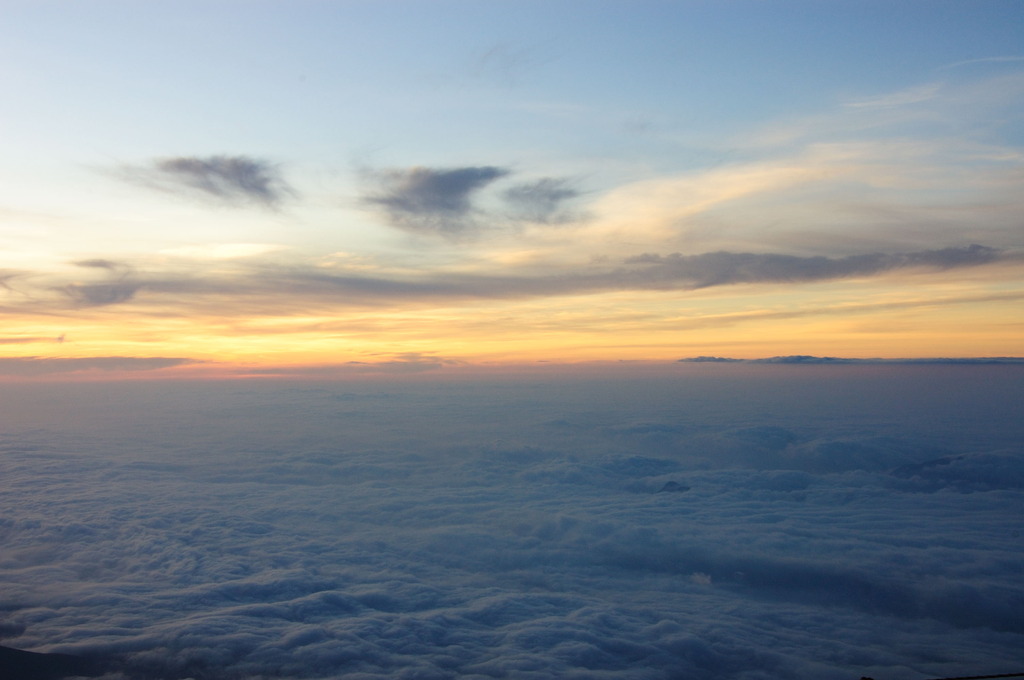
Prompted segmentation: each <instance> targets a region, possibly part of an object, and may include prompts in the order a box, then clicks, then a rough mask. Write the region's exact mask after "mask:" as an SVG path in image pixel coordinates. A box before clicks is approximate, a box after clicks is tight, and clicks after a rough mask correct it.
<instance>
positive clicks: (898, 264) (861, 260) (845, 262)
mask: <svg viewBox="0 0 1024 680" xmlns="http://www.w3.org/2000/svg"><path fill="white" fill-rule="evenodd" d="M1001 256H1002V253H1001V251H999V250H998V249H996V248H989V247H986V246H981V245H977V244H974V245H971V246H968V247H966V248H943V249H941V250H924V251H918V252H912V253H868V254H865V255H851V256H849V257H839V258H830V257H823V256H818V257H800V256H797V255H777V254H771V253H730V252H724V251H723V252H716V253H704V254H701V255H681V254H679V253H672V254H671V255H664V256H663V255H651V254H644V255H639V256H636V257H632V258H629V259H627V260H626V263H627V264H631V265H640V268H639V269H637V270H635V273H634V276H636V277H638V278H640V279H642V280H646V281H648V282H650V283H656V282H657V281H658V280H659V279H660V280H662V281H663V282H664V283H665V284H666V285H678V284H679V283H683V282H689V283H690V284H691V287H693V288H706V287H710V286H720V285H726V284H732V283H769V282H799V281H822V280H827V279H841V278H848V277H855V276H869V275H873V274H880V273H883V272H887V271H894V270H899V269H911V268H917V267H924V268H930V269H953V268H957V267H971V266H978V265H983V264H990V263H992V262H995V261H997V260H998V259H1000V257H1001Z"/></svg>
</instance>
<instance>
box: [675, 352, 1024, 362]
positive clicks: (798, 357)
mask: <svg viewBox="0 0 1024 680" xmlns="http://www.w3.org/2000/svg"><path fill="white" fill-rule="evenodd" d="M679 361H680V362H681V363H691V364H728V363H742V364H1024V357H920V358H906V359H878V358H876V359H848V358H843V357H816V356H811V355H809V354H792V355H789V356H780V357H767V358H764V359H732V358H729V357H708V356H700V357H689V358H686V359H679Z"/></svg>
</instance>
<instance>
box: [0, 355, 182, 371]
mask: <svg viewBox="0 0 1024 680" xmlns="http://www.w3.org/2000/svg"><path fill="white" fill-rule="evenodd" d="M192 363H196V362H195V360H194V359H186V358H181V357H82V358H75V357H37V356H32V357H0V375H7V376H36V375H47V374H52V373H81V372H94V371H103V372H107V371H155V370H159V369H161V368H171V367H173V366H183V365H185V364H192Z"/></svg>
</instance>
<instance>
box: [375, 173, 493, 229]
mask: <svg viewBox="0 0 1024 680" xmlns="http://www.w3.org/2000/svg"><path fill="white" fill-rule="evenodd" d="M374 174H375V179H376V181H377V183H378V184H379V191H378V192H377V193H371V194H368V195H366V196H364V197H363V200H364V201H365V202H366V203H368V204H370V205H375V206H379V207H381V208H383V209H384V210H385V212H386V213H387V215H388V219H389V221H390V223H391V225H392V226H395V227H399V228H400V229H405V230H406V231H411V232H413V233H419V234H444V235H449V236H451V235H456V234H459V233H462V232H464V231H466V230H467V229H469V228H471V227H472V226H473V221H472V215H473V212H474V208H473V204H472V201H471V199H472V196H473V194H474V193H475V192H477V191H479V190H480V189H482V188H484V187H485V186H487V185H488V184H490V183H491V182H493V181H495V180H496V179H499V178H501V177H504V176H505V175H507V174H509V171H508V170H506V169H504V168H499V167H495V166H490V165H488V166H479V167H464V168H424V167H414V168H408V169H404V170H386V171H382V172H379V173H374Z"/></svg>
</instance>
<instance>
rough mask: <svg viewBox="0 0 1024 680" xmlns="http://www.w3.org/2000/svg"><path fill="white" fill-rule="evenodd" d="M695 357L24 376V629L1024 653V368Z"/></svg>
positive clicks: (537, 654) (17, 569)
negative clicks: (500, 370)
mask: <svg viewBox="0 0 1024 680" xmlns="http://www.w3.org/2000/svg"><path fill="white" fill-rule="evenodd" d="M674 370H677V371H682V372H681V373H678V374H677V375H675V376H673V377H666V378H664V379H646V380H638V379H637V380H634V379H618V380H611V379H607V380H596V379H583V378H574V379H569V378H563V379H560V380H554V379H547V378H536V379H524V378H519V379H515V380H512V379H509V380H508V381H505V382H493V383H490V384H485V383H483V382H461V383H439V382H436V381H435V382H426V381H420V382H414V381H407V382H390V383H377V384H372V383H365V384H356V383H346V384H341V383H332V384H323V383H321V384H315V383H306V384H299V383H293V384H286V385H282V384H281V383H275V384H269V383H265V384H251V383H250V384H239V383H230V384H229V383H224V384H214V385H210V384H207V385H188V384H179V385H172V384H168V383H163V384H159V385H157V384H141V383H135V384H120V385H64V386H58V385H49V386H42V385H41V386H26V387H24V388H19V390H18V393H17V394H14V393H13V392H10V391H9V392H7V393H6V394H5V395H4V396H3V397H2V400H3V402H4V403H3V404H2V406H3V407H4V409H5V413H6V414H7V415H6V418H5V421H4V423H5V424H4V427H3V430H2V439H0V475H2V479H3V480H4V483H3V487H2V489H0V536H2V545H3V550H2V551H0V580H2V583H3V587H2V588H0V636H2V637H4V640H3V641H2V644H4V645H7V646H10V647H17V648H21V649H33V650H37V651H60V652H68V653H88V654H98V655H102V656H104V657H110V658H112V659H115V660H116V665H114V666H111V668H112V670H111V672H110V673H109V677H110V678H121V677H131V678H187V677H193V678H258V677H268V678H269V677H295V678H340V677H344V678H478V679H483V678H499V677H500V678H556V677H557V678H631V679H632V678H651V679H654V678H744V679H747V680H753V679H767V678H807V679H810V678H815V679H822V678H823V679H833V678H834V679H836V680H840V679H845V678H858V677H861V676H862V675H869V676H874V677H878V678H885V677H889V678H897V677H940V676H951V675H968V674H981V673H999V672H1012V671H1020V670H1024V654H1022V653H1021V651H1020V650H1021V649H1024V619H1022V618H1021V615H1020V612H1021V611H1024V587H1022V586H1021V585H1020V565H1021V563H1022V562H1021V558H1022V553H1024V539H1022V538H1021V537H1020V533H1019V532H1020V529H1021V520H1020V508H1021V507H1022V500H1024V456H1022V454H1024V452H1022V451H1021V449H1020V445H1021V441H1022V440H1024V424H1022V423H1020V422H1019V418H1017V417H1016V415H1017V414H1016V410H1017V409H1018V408H1019V404H1020V403H1021V398H1022V397H1024V394H1022V392H1024V371H1022V369H1021V368H1020V367H1016V366H916V367H906V366H902V367H878V366H875V367H863V366H782V365H780V366H733V365H725V366H723V365H716V366H686V367H681V368H678V367H677V368H676V369H674ZM670 482H676V483H677V486H673V485H671V484H669V483H670ZM666 485H668V487H667V489H666V490H664V491H662V489H665V488H666ZM686 487H689V489H688V490H681V489H685V488H686ZM673 489H674V490H673Z"/></svg>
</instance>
